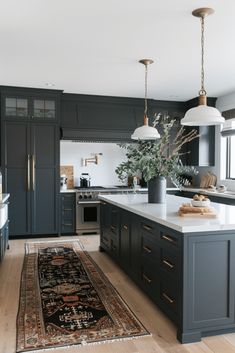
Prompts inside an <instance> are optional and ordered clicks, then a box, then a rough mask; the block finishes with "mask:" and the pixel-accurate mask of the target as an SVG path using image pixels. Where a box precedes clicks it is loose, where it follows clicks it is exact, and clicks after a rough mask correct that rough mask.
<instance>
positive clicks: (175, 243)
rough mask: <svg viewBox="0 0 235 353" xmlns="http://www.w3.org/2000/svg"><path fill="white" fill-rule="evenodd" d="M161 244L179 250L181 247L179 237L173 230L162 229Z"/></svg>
mask: <svg viewBox="0 0 235 353" xmlns="http://www.w3.org/2000/svg"><path fill="white" fill-rule="evenodd" d="M160 243H161V246H162V247H166V248H169V249H172V250H173V249H175V250H178V248H179V247H180V239H179V235H178V234H177V233H176V232H172V231H171V230H168V229H165V228H161V229H160Z"/></svg>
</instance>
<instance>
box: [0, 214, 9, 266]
mask: <svg viewBox="0 0 235 353" xmlns="http://www.w3.org/2000/svg"><path fill="white" fill-rule="evenodd" d="M8 237H9V222H8V220H7V222H6V223H5V224H4V226H3V227H2V228H1V229H0V262H1V261H2V260H3V258H4V255H5V252H6V250H7V248H8Z"/></svg>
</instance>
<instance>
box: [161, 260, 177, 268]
mask: <svg viewBox="0 0 235 353" xmlns="http://www.w3.org/2000/svg"><path fill="white" fill-rule="evenodd" d="M162 262H163V263H164V264H165V265H167V266H168V267H169V268H171V269H172V268H174V267H175V265H173V264H172V263H170V262H169V261H167V260H162Z"/></svg>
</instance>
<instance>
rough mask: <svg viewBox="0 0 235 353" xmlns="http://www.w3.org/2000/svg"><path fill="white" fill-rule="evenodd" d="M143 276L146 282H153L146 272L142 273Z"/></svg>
mask: <svg viewBox="0 0 235 353" xmlns="http://www.w3.org/2000/svg"><path fill="white" fill-rule="evenodd" d="M142 277H143V279H144V280H145V281H146V282H148V283H151V282H152V280H151V279H150V278H148V277H147V276H146V275H145V274H144V273H142Z"/></svg>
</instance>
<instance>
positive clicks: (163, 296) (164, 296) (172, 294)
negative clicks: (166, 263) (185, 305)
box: [160, 277, 179, 313]
mask: <svg viewBox="0 0 235 353" xmlns="http://www.w3.org/2000/svg"><path fill="white" fill-rule="evenodd" d="M178 300H179V298H178V290H177V284H176V282H175V281H171V280H170V279H169V278H167V277H166V278H162V277H160V302H161V303H162V304H163V306H164V307H166V308H167V310H170V311H173V312H174V313H178V307H179V305H178Z"/></svg>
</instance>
